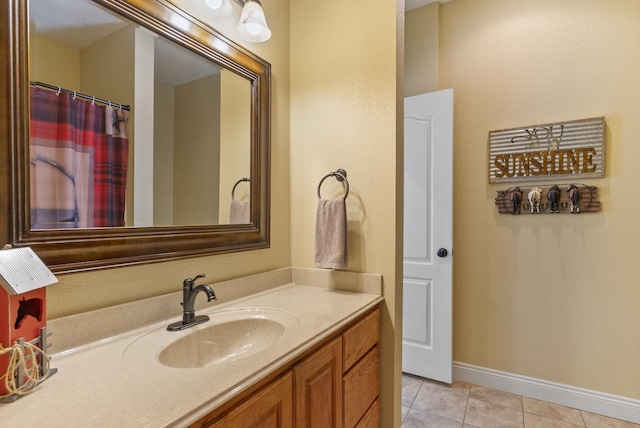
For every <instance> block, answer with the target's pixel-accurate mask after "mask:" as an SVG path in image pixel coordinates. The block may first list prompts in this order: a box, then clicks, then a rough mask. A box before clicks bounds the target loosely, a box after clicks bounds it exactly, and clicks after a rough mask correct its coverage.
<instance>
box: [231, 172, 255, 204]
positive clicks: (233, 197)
mask: <svg viewBox="0 0 640 428" xmlns="http://www.w3.org/2000/svg"><path fill="white" fill-rule="evenodd" d="M243 181H247V182H251V180H250V179H248V178H247V177H243V178H241V179H240V180H238V181H236V184H234V185H233V189H231V200H232V201H235V200H236V198H235V192H236V186H237V185H238V184H240V183H242V182H243Z"/></svg>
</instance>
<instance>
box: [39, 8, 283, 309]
mask: <svg viewBox="0 0 640 428" xmlns="http://www.w3.org/2000/svg"><path fill="white" fill-rule="evenodd" d="M174 3H175V4H176V5H178V6H180V7H183V8H184V9H185V10H188V11H191V12H192V13H193V14H194V15H196V16H197V11H196V10H194V8H193V5H192V4H191V2H190V1H189V0H179V1H178V0H175V2H174ZM233 5H234V17H233V18H229V19H228V20H224V21H221V20H211V21H210V22H209V25H211V26H212V27H214V28H218V29H219V30H220V31H221V32H223V34H225V35H226V36H227V37H229V38H231V39H232V40H236V41H239V38H238V37H237V33H236V32H235V25H236V24H237V20H238V19H239V16H240V7H239V5H237V4H236V3H233ZM263 7H264V9H265V13H266V15H267V19H268V23H269V26H270V28H271V30H272V31H273V36H272V38H271V39H270V40H269V41H268V42H267V43H262V44H255V43H246V42H243V41H239V42H238V43H239V44H241V45H242V46H245V47H246V48H247V49H249V50H251V51H252V52H254V53H255V54H257V55H259V56H261V57H262V58H264V59H265V60H267V61H268V62H270V63H271V66H272V74H273V76H272V99H271V105H272V108H273V114H272V118H271V146H272V156H271V168H272V172H271V248H269V249H265V250H256V251H247V252H240V253H230V254H223V255H219V256H207V257H197V258H191V259H185V260H179V261H171V262H163V263H153V264H149V265H142V266H131V267H121V268H112V269H105V270H99V271H93V272H87V273H75V274H67V275H58V279H59V280H60V282H59V283H58V284H56V285H55V286H52V287H49V288H48V289H47V317H48V318H49V319H54V318H59V317H62V316H65V315H70V314H74V313H79V312H86V311H90V310H95V309H98V308H103V307H107V306H112V305H116V304H120V303H125V302H129V301H135V300H139V299H144V298H147V297H151V296H156V295H161V294H166V293H170V292H174V291H178V290H180V289H181V287H182V280H183V279H184V278H186V277H189V276H191V277H192V276H194V275H196V274H199V273H205V274H206V275H207V279H208V280H209V281H211V282H215V281H221V280H225V279H230V278H237V277H241V276H245V275H249V274H253V273H258V272H264V271H267V270H271V269H276V268H279V267H283V266H289V265H290V258H289V253H290V251H289V250H290V239H289V236H290V229H289V204H290V203H289V1H288V0H270V1H268V2H265V4H264V5H263ZM197 203H198V201H194V209H197ZM214 288H215V287H214ZM180 311H181V307H180V302H176V315H179V314H180ZM168 315H170V314H168Z"/></svg>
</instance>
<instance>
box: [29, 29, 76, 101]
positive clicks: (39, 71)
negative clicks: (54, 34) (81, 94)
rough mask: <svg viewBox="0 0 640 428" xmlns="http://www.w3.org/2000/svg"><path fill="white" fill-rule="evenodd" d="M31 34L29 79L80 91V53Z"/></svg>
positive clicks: (33, 32)
mask: <svg viewBox="0 0 640 428" xmlns="http://www.w3.org/2000/svg"><path fill="white" fill-rule="evenodd" d="M31 34H33V37H31V39H30V43H29V49H30V58H29V59H30V61H29V79H30V80H37V81H40V82H43V83H48V84H50V85H54V86H55V85H57V86H61V87H62V88H65V89H69V90H70V91H80V52H79V51H78V50H77V49H74V48H70V47H68V46H65V45H63V44H61V43H58V42H56V41H55V40H52V39H49V38H47V37H41V36H37V35H35V31H32V32H31Z"/></svg>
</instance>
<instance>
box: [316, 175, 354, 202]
mask: <svg viewBox="0 0 640 428" xmlns="http://www.w3.org/2000/svg"><path fill="white" fill-rule="evenodd" d="M329 177H335V178H336V180H338V181H344V182H345V184H346V185H347V189H346V191H345V193H344V198H342V199H343V200H346V199H347V196H349V180H347V171H345V170H344V169H339V170H337V171H333V172H330V173H329V174H327V175H325V176H324V177H322V180H320V183H318V199H322V196H320V187H322V183H323V182H324V180H326V179H327V178H329Z"/></svg>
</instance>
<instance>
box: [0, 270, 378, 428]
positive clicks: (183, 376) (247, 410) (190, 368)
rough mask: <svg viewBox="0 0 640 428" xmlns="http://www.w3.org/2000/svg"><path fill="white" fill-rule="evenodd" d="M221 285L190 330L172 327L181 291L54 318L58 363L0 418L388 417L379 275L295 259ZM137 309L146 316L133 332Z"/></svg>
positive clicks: (61, 421)
mask: <svg viewBox="0 0 640 428" xmlns="http://www.w3.org/2000/svg"><path fill="white" fill-rule="evenodd" d="M211 286H212V288H213V289H214V290H215V293H216V295H217V296H218V302H214V303H207V302H205V300H206V299H205V298H204V297H203V298H202V299H199V301H198V302H197V303H196V313H197V314H203V315H208V316H209V317H210V318H211V320H210V321H209V322H206V323H203V324H200V325H197V326H194V327H191V328H190V329H187V330H186V331H182V332H170V331H167V330H166V327H167V325H169V324H170V323H171V322H173V321H175V320H176V319H178V318H179V317H180V314H181V312H180V304H179V303H180V299H181V294H182V293H181V292H179V291H178V292H176V293H171V294H170V295H165V296H160V297H156V298H151V299H146V300H144V301H139V302H131V303H127V304H125V305H121V306H119V307H113V308H105V309H103V310H99V311H95V312H92V313H87V314H77V315H73V316H71V317H67V318H62V319H59V320H51V321H50V322H49V325H48V328H49V330H50V331H51V332H52V333H53V336H52V337H51V342H52V343H53V344H54V346H55V348H54V349H55V350H54V351H53V352H54V353H53V355H52V363H51V365H52V367H55V368H57V369H58V373H57V374H56V375H55V376H52V377H51V378H49V379H47V380H46V381H45V382H44V383H43V384H42V385H40V386H39V387H38V388H36V390H35V391H34V392H33V393H32V394H30V395H27V396H24V397H22V398H20V399H19V400H17V401H16V402H14V403H10V404H5V405H0V421H2V424H3V425H4V424H6V425H7V426H38V425H42V424H43V421H45V422H44V425H46V426H47V427H65V428H68V427H74V426H92V427H113V426H128V427H133V426H135V427H154V428H156V427H198V428H201V427H215V428H221V427H223V428H227V427H229V428H230V427H247V426H256V424H258V422H259V424H258V425H259V426H269V427H271V426H273V427H280V426H281V427H302V426H335V427H356V426H357V427H370V426H371V427H373V426H376V427H377V426H378V425H379V422H378V420H379V404H378V394H379V345H378V343H379V337H380V327H379V326H380V310H379V304H380V302H381V301H382V300H383V299H382V297H381V295H380V290H381V278H380V276H379V275H372V274H356V273H350V272H335V271H333V272H332V271H326V270H322V269H298V268H284V269H279V270H276V271H272V272H267V273H265V274H259V275H254V276H251V277H246V278H240V279H237V280H232V281H226V282H222V283H218V284H215V283H214V284H212V285H211ZM132 313H135V318H136V320H137V321H144V320H146V321H144V322H146V326H145V327H141V328H137V329H135V330H133V331H128V330H127V324H129V323H130V320H131V314H132ZM125 314H128V315H129V316H126V315H125ZM149 320H153V321H149ZM129 328H131V327H130V325H129ZM212 338H215V340H214V339H212ZM212 343H213V344H214V346H212V347H210V348H209V349H207V346H208V345H211V344H212ZM189 346H191V347H192V348H189ZM194 347H195V348H194Z"/></svg>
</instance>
